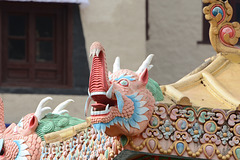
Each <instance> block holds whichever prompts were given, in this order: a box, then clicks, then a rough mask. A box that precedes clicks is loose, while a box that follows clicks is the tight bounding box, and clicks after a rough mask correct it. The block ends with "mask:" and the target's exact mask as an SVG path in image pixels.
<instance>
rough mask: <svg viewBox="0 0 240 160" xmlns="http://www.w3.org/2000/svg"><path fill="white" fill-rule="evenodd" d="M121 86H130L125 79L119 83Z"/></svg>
mask: <svg viewBox="0 0 240 160" xmlns="http://www.w3.org/2000/svg"><path fill="white" fill-rule="evenodd" d="M119 84H120V85H122V86H128V81H127V80H125V79H123V80H121V81H119Z"/></svg>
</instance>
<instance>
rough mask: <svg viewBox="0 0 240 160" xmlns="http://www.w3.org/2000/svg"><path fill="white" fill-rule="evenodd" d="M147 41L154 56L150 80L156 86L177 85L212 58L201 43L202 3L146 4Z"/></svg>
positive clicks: (211, 52) (193, 0)
mask: <svg viewBox="0 0 240 160" xmlns="http://www.w3.org/2000/svg"><path fill="white" fill-rule="evenodd" d="M149 22H150V30H149V35H150V40H149V41H147V53H148V54H150V53H153V54H155V57H154V60H153V64H154V67H153V69H152V70H151V71H150V76H151V77H152V78H153V79H155V80H156V81H157V82H158V83H160V84H169V83H173V82H175V81H177V80H178V79H180V78H181V77H183V76H184V75H186V74H187V73H189V72H191V71H192V70H193V69H194V68H196V67H197V66H199V65H200V64H201V63H202V62H203V61H204V60H205V59H206V58H208V57H210V56H212V55H214V54H215V51H214V50H213V48H212V47H211V45H203V44H197V42H198V41H201V40H202V1H200V0H169V1H163V0H149Z"/></svg>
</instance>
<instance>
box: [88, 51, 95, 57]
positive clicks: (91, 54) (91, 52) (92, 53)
mask: <svg viewBox="0 0 240 160" xmlns="http://www.w3.org/2000/svg"><path fill="white" fill-rule="evenodd" d="M93 55H94V52H93V49H91V50H90V55H89V57H93Z"/></svg>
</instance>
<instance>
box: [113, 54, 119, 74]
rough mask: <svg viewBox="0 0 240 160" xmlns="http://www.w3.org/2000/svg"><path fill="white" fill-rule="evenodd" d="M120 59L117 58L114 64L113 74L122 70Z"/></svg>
mask: <svg viewBox="0 0 240 160" xmlns="http://www.w3.org/2000/svg"><path fill="white" fill-rule="evenodd" d="M120 69H121V68H120V58H119V57H116V59H115V62H114V64H113V73H114V72H116V71H118V70H120Z"/></svg>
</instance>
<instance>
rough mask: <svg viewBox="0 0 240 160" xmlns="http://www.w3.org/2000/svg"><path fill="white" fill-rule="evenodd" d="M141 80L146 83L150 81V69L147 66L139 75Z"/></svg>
mask: <svg viewBox="0 0 240 160" xmlns="http://www.w3.org/2000/svg"><path fill="white" fill-rule="evenodd" d="M139 80H140V81H141V82H142V83H143V84H144V85H147V83H148V69H147V68H146V69H145V70H144V71H143V72H142V73H140V75H139Z"/></svg>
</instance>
